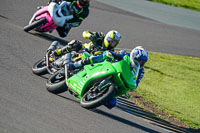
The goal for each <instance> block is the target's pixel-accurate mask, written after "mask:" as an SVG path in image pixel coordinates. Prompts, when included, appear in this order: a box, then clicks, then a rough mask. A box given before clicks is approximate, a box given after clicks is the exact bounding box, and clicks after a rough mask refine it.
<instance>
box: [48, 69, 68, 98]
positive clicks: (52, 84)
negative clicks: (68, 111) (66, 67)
mask: <svg viewBox="0 0 200 133" xmlns="http://www.w3.org/2000/svg"><path fill="white" fill-rule="evenodd" d="M61 71H62V69H61V70H59V71H57V72H56V73H54V74H53V75H51V76H50V77H49V79H48V80H47V83H46V88H47V90H48V91H49V92H51V93H53V94H59V93H63V92H65V91H67V90H68V88H67V85H66V81H65V76H61V77H59V75H61V74H60V72H61Z"/></svg>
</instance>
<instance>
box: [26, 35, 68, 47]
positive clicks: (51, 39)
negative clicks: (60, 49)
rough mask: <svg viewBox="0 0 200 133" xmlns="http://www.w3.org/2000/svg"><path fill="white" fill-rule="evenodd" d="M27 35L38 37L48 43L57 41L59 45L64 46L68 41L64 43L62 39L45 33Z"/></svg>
mask: <svg viewBox="0 0 200 133" xmlns="http://www.w3.org/2000/svg"><path fill="white" fill-rule="evenodd" d="M28 33H29V34H32V35H34V36H37V37H40V38H42V39H45V40H48V41H51V42H53V41H58V42H59V43H60V45H62V46H65V45H66V44H67V43H68V42H69V41H66V40H64V39H60V38H58V37H55V36H52V35H50V34H47V33H40V32H36V31H31V32H28Z"/></svg>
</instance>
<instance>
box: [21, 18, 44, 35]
mask: <svg viewBox="0 0 200 133" xmlns="http://www.w3.org/2000/svg"><path fill="white" fill-rule="evenodd" d="M46 23H47V20H46V18H42V19H40V20H38V21H34V22H33V23H31V24H30V25H27V26H25V27H24V31H25V32H28V31H30V30H33V29H34V28H37V27H39V26H41V25H44V24H46Z"/></svg>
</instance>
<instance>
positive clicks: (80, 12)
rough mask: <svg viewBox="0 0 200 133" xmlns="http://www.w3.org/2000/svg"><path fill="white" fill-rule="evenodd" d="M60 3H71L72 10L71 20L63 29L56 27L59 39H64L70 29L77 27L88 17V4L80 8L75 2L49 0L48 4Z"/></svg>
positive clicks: (73, 0) (71, 0)
mask: <svg viewBox="0 0 200 133" xmlns="http://www.w3.org/2000/svg"><path fill="white" fill-rule="evenodd" d="M62 1H67V2H71V4H70V8H71V9H73V19H71V20H69V21H67V22H66V23H65V25H64V26H63V27H57V28H56V30H57V32H58V34H59V35H60V37H66V36H67V35H68V33H69V31H70V30H71V27H78V26H79V25H80V24H81V23H82V21H83V20H84V19H85V18H87V17H88V15H89V4H88V5H87V6H86V7H84V8H80V7H79V6H78V5H77V0H50V2H56V3H58V4H59V3H60V2H62Z"/></svg>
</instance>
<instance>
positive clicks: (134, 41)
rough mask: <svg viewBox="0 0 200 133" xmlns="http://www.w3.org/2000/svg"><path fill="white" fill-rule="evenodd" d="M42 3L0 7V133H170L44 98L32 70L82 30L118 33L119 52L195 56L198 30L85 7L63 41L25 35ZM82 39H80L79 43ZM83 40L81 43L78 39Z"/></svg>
mask: <svg viewBox="0 0 200 133" xmlns="http://www.w3.org/2000/svg"><path fill="white" fill-rule="evenodd" d="M46 3H47V1H44V0H6V1H1V5H0V44H1V48H0V75H1V77H0V105H1V106H0V132H1V133H27V132H28V133H35V132H38V133H47V132H48V133H58V132H59V133H78V132H79V133H102V132H104V133H107V132H108V133H114V132H115V133H130V132H137V133H143V132H155V133H156V132H162V133H163V132H170V131H169V130H166V129H164V128H161V127H159V126H157V125H156V124H155V123H154V122H151V121H147V120H145V119H142V118H140V117H138V116H135V115H133V114H130V113H127V112H125V111H123V110H119V109H117V108H113V109H112V110H108V109H107V108H105V107H103V106H102V107H99V108H97V109H96V110H93V111H91V110H86V109H83V108H81V107H80V105H79V103H78V102H77V101H76V99H74V98H73V97H72V96H71V95H69V94H68V93H67V92H66V93H63V94H62V95H58V96H57V95H53V94H51V93H48V92H47V90H46V88H45V83H46V79H47V78H48V76H49V75H45V76H44V77H38V76H36V75H34V74H33V73H32V72H31V67H32V65H33V64H34V63H35V62H36V61H37V60H39V59H40V58H42V57H43V56H44V54H45V51H46V49H47V48H48V46H49V45H50V43H51V42H52V41H53V40H60V41H61V42H65V41H68V40H72V39H80V38H81V32H82V31H83V30H86V29H90V30H93V31H102V32H107V31H108V30H110V29H117V30H118V31H120V33H121V34H122V36H123V37H122V41H121V46H119V47H121V48H128V49H130V48H133V47H135V46H136V45H144V46H145V47H146V48H147V49H149V50H150V51H156V52H165V53H171V54H180V55H191V56H199V53H198V52H199V42H200V38H199V36H200V31H198V30H192V29H186V28H180V27H176V26H169V25H166V24H163V23H160V22H157V21H154V20H151V19H147V18H144V17H141V16H139V15H136V14H133V13H128V12H126V11H122V10H119V9H116V8H112V7H110V6H106V5H104V4H100V3H97V2H95V1H92V2H91V13H90V16H89V17H88V18H87V20H85V21H84V22H83V24H82V25H81V26H80V27H79V28H74V29H72V30H71V32H70V34H69V36H68V37H67V38H66V39H65V40H63V39H60V38H59V37H58V35H57V33H56V32H53V33H52V34H38V33H32V34H29V33H25V32H24V31H23V27H24V26H25V25H26V24H27V23H28V21H29V19H30V18H31V16H32V14H33V13H34V11H35V10H36V7H37V6H40V5H45V4H46ZM81 40H83V39H81ZM83 41H84V40H83Z"/></svg>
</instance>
